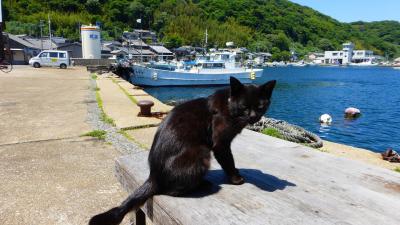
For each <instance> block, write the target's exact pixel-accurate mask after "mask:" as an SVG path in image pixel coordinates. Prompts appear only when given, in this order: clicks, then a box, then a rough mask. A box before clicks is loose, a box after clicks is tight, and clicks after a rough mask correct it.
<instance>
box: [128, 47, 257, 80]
mask: <svg viewBox="0 0 400 225" xmlns="http://www.w3.org/2000/svg"><path fill="white" fill-rule="evenodd" d="M235 57H236V53H234V52H216V53H212V54H208V55H206V56H200V57H198V58H196V60H194V61H182V62H169V63H167V62H152V63H147V64H135V65H133V66H132V70H133V73H132V75H131V76H130V81H131V83H133V84H135V85H139V86H190V85H192V86H193V85H194V86H197V85H227V84H229V78H230V77H231V76H232V77H235V78H237V79H238V80H240V81H241V82H242V83H246V84H249V83H253V82H254V81H256V80H257V79H258V78H260V77H261V75H262V72H263V70H262V69H254V68H248V67H244V66H241V65H240V64H238V63H236V62H235Z"/></svg>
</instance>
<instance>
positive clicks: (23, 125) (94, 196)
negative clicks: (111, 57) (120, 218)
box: [0, 66, 127, 224]
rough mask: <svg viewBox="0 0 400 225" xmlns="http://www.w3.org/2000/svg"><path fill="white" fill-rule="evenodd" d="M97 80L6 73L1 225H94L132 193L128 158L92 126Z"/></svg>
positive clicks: (75, 73)
mask: <svg viewBox="0 0 400 225" xmlns="http://www.w3.org/2000/svg"><path fill="white" fill-rule="evenodd" d="M89 91H90V89H89V74H88V73H87V72H86V71H85V70H84V69H82V68H69V69H67V70H61V69H56V68H40V69H34V68H32V67H27V66H16V67H15V68H14V70H13V71H12V72H11V73H9V74H0V128H1V129H0V162H1V163H0V177H1V178H0V180H1V181H0V224H86V223H87V221H88V219H89V218H90V216H92V215H94V214H95V213H98V212H101V211H103V210H106V209H107V208H109V207H112V206H115V202H120V201H121V200H123V199H124V198H125V197H126V195H127V193H126V192H124V191H122V190H121V188H120V185H119V183H118V182H117V180H116V179H115V178H114V174H113V171H114V170H113V168H114V159H115V158H116V157H118V156H120V155H121V153H120V152H118V151H117V150H116V149H114V148H113V147H112V146H110V145H108V144H106V143H105V142H104V141H99V140H97V139H95V138H87V137H80V135H81V134H83V133H85V132H88V131H90V130H91V127H90V126H89V125H88V124H87V122H86V119H87V118H86V117H87V104H88V102H87V98H86V97H87V95H88V92H89Z"/></svg>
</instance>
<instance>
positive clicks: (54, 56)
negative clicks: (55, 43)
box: [50, 52, 58, 58]
mask: <svg viewBox="0 0 400 225" xmlns="http://www.w3.org/2000/svg"><path fill="white" fill-rule="evenodd" d="M57 57H58V53H57V52H50V58H57Z"/></svg>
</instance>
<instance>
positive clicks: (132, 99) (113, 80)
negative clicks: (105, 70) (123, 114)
mask: <svg viewBox="0 0 400 225" xmlns="http://www.w3.org/2000/svg"><path fill="white" fill-rule="evenodd" d="M111 80H112V82H114V83H115V84H116V85H118V87H119V89H121V91H122V92H124V94H125V95H126V96H127V97H128V98H129V100H131V102H133V104H135V105H136V104H137V101H136V99H135V98H134V97H132V95H130V94H129V93H128V92H127V91H126V90H125V89H124V88H123V87H121V85H119V84H118V82H117V81H116V80H115V79H114V78H111Z"/></svg>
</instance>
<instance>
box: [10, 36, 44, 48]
mask: <svg viewBox="0 0 400 225" xmlns="http://www.w3.org/2000/svg"><path fill="white" fill-rule="evenodd" d="M7 35H8V38H9V39H11V40H13V41H15V42H18V43H20V44H21V45H23V46H25V47H27V48H33V49H40V46H39V47H37V46H35V45H34V44H32V43H31V42H29V41H26V40H24V39H23V38H21V37H18V36H17V35H14V34H7Z"/></svg>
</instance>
